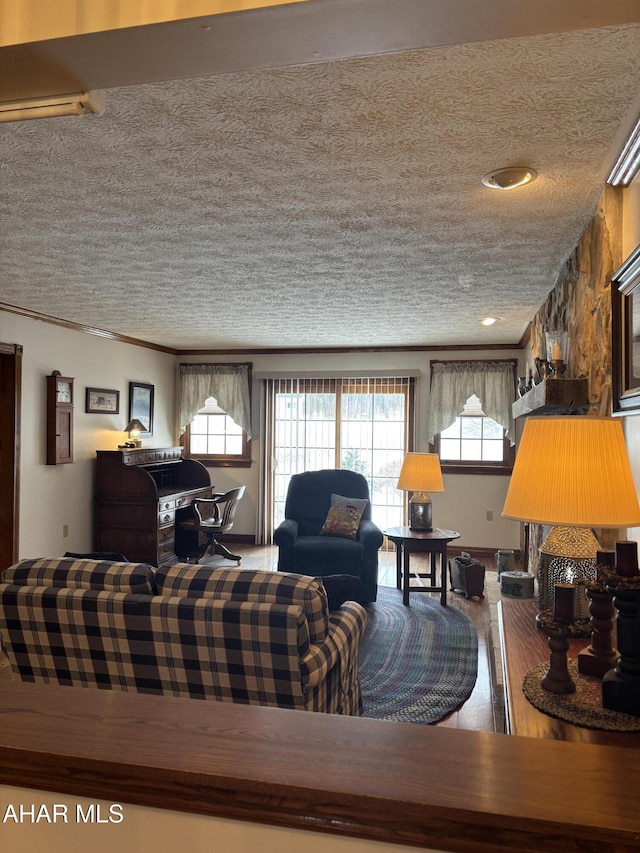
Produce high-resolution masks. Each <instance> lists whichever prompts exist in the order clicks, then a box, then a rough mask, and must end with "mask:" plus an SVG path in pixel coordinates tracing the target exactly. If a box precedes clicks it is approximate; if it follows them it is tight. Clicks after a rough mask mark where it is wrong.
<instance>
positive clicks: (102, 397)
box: [85, 388, 120, 415]
mask: <svg viewBox="0 0 640 853" xmlns="http://www.w3.org/2000/svg"><path fill="white" fill-rule="evenodd" d="M85 412H87V414H92V415H117V414H118V413H119V412H120V392H119V391H114V390H111V389H110V388H87V396H86V405H85Z"/></svg>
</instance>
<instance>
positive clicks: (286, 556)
mask: <svg viewBox="0 0 640 853" xmlns="http://www.w3.org/2000/svg"><path fill="white" fill-rule="evenodd" d="M297 538H298V522H297V521H295V520H294V519H293V518H285V520H284V521H283V522H282V523H281V524H279V525H278V526H277V527H276V529H275V531H274V533H273V541H274V542H275V544H276V545H277V546H278V571H279V572H292V571H294V569H295V566H294V562H293V546H294V545H295V542H296V539H297Z"/></svg>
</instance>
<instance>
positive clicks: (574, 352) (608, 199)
mask: <svg viewBox="0 0 640 853" xmlns="http://www.w3.org/2000/svg"><path fill="white" fill-rule="evenodd" d="M621 263H622V193H621V190H619V189H615V188H613V187H608V186H607V187H605V189H604V191H603V193H602V195H601V196H600V199H599V201H598V205H597V208H596V211H595V213H594V215H593V218H592V219H591V221H590V222H589V224H588V225H587V226H586V228H585V229H584V231H583V232H582V236H581V237H580V240H579V242H578V245H577V246H576V248H575V249H574V251H573V252H572V254H571V256H570V257H569V258H567V260H566V261H565V263H564V265H563V267H562V269H561V271H560V275H559V276H558V280H557V282H556V285H555V287H554V288H553V290H552V291H551V292H550V293H549V296H548V297H547V299H546V301H545V303H544V305H542V306H541V308H540V309H539V310H538V312H537V314H536V315H535V317H534V318H533V320H532V321H531V328H530V339H529V342H530V346H531V355H532V358H535V357H536V356H538V357H540V358H546V345H545V337H544V333H545V331H549V330H554V331H567V332H569V339H570V342H571V346H570V352H569V364H568V374H567V375H568V376H571V377H576V378H577V377H582V376H586V377H588V379H589V400H590V402H591V412H590V414H594V415H601V416H607V415H610V414H611V411H612V409H611V277H612V275H613V273H614V272H615V271H616V270H617V269H618V267H619V266H620V264H621ZM541 541H542V528H541V527H540V526H539V525H530V536H529V554H528V566H529V569H531V567H534V566H537V562H538V548H539V546H540V544H541ZM601 541H602V544H603V545H604V546H610V543H611V542H613V541H615V531H611V532H610V533H605V532H604V531H603V536H602V537H601Z"/></svg>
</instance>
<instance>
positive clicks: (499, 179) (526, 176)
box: [482, 166, 538, 190]
mask: <svg viewBox="0 0 640 853" xmlns="http://www.w3.org/2000/svg"><path fill="white" fill-rule="evenodd" d="M537 177H538V173H537V172H536V171H535V169H530V168H529V167H528V166H509V167H508V168H506V169H496V170H495V171H494V172H489V174H488V175H485V176H484V178H483V179H482V183H483V184H484V185H485V187H491V189H494V190H514V189H515V188H516V187H521V186H523V185H524V184H530V183H531V181H535V179H536V178H537Z"/></svg>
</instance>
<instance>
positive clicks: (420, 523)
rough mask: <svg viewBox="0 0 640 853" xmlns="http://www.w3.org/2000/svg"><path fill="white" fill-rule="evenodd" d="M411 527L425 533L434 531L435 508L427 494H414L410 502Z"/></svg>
mask: <svg viewBox="0 0 640 853" xmlns="http://www.w3.org/2000/svg"><path fill="white" fill-rule="evenodd" d="M409 527H410V528H411V530H422V531H424V532H425V533H429V532H431V531H432V530H433V507H432V504H431V498H430V497H429V495H427V494H426V493H425V492H414V493H413V495H412V497H411V500H410V501H409Z"/></svg>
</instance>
